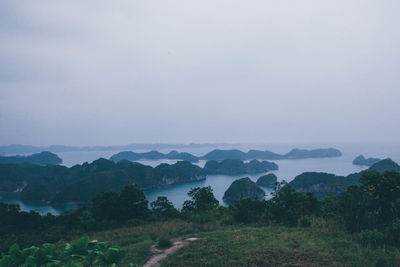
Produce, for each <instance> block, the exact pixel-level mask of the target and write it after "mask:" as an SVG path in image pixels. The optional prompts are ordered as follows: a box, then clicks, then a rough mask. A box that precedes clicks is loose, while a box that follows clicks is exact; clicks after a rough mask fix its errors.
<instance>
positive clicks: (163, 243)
mask: <svg viewBox="0 0 400 267" xmlns="http://www.w3.org/2000/svg"><path fill="white" fill-rule="evenodd" d="M171 246H172V242H171V241H170V240H169V238H168V237H166V236H163V237H161V238H160V240H158V244H157V247H158V248H161V249H165V248H169V247H171Z"/></svg>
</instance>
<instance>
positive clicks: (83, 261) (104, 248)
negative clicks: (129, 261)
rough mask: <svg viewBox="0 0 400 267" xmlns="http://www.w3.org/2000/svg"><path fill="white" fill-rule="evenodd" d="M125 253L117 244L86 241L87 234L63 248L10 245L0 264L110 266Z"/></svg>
mask: <svg viewBox="0 0 400 267" xmlns="http://www.w3.org/2000/svg"><path fill="white" fill-rule="evenodd" d="M125 256H126V252H125V251H122V250H120V248H119V247H109V246H108V244H107V243H106V242H98V241H97V240H93V241H90V239H89V238H88V237H82V238H81V239H79V240H77V241H75V242H73V243H71V244H69V243H68V244H67V245H66V246H65V248H64V249H59V248H56V246H55V245H53V244H44V245H43V246H42V247H40V248H38V247H35V246H32V247H30V248H25V249H23V250H21V249H20V248H19V246H18V245H17V244H14V245H13V246H11V248H10V250H9V252H8V255H7V254H3V255H2V259H1V260H0V266H2V267H11V266H93V265H104V266H111V265H113V264H117V263H121V262H123V261H124V259H125Z"/></svg>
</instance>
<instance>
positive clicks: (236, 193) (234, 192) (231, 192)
mask: <svg viewBox="0 0 400 267" xmlns="http://www.w3.org/2000/svg"><path fill="white" fill-rule="evenodd" d="M264 196H265V192H264V190H262V189H261V188H260V187H258V186H257V185H256V184H255V183H254V182H253V181H252V180H250V178H249V177H244V178H241V179H238V180H235V181H234V182H233V183H232V184H231V185H230V186H229V188H228V189H227V190H226V191H225V193H224V197H223V200H224V201H225V202H227V203H230V204H236V203H239V202H240V200H241V199H246V198H248V199H252V200H254V199H258V200H262V199H263V198H264Z"/></svg>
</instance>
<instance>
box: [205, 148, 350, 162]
mask: <svg viewBox="0 0 400 267" xmlns="http://www.w3.org/2000/svg"><path fill="white" fill-rule="evenodd" d="M340 156H342V152H340V151H339V150H338V149H335V148H320V149H311V150H307V149H298V148H294V149H292V150H291V151H289V152H288V153H286V154H283V155H281V154H277V153H274V152H271V151H268V150H265V151H261V150H254V149H253V150H249V151H248V152H247V153H246V152H243V151H240V150H237V149H232V150H221V149H215V150H213V151H211V152H209V153H207V154H205V155H204V156H203V157H201V159H206V160H224V159H240V160H252V159H264V160H279V159H307V158H327V157H340Z"/></svg>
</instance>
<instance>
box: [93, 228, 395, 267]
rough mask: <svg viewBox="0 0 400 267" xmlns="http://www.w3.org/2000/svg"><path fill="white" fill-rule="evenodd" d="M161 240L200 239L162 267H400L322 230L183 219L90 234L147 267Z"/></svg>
mask: <svg viewBox="0 0 400 267" xmlns="http://www.w3.org/2000/svg"><path fill="white" fill-rule="evenodd" d="M163 236H167V237H168V238H177V237H184V238H186V237H199V238H200V239H199V240H197V241H194V242H193V243H191V244H190V245H189V246H188V247H186V248H183V249H181V250H180V251H178V252H177V253H176V254H175V255H172V256H170V257H169V258H168V259H167V260H166V261H164V262H162V265H161V266H400V250H399V249H396V248H392V247H379V248H368V247H364V246H362V245H361V244H360V243H359V242H358V241H357V238H356V236H352V235H348V234H346V233H344V232H343V231H341V230H333V229H332V228H328V227H324V226H312V227H306V228H302V227H281V226H254V227H250V226H225V227H223V226H215V225H212V224H210V225H207V224H203V225H199V224H195V223H188V222H184V221H179V220H177V221H168V222H163V223H160V222H157V223H148V224H145V225H141V226H133V227H124V228H118V229H115V230H110V231H102V232H97V233H93V234H91V235H90V237H91V238H92V239H98V240H101V241H103V240H108V241H109V242H110V243H111V244H113V245H119V246H121V248H122V249H124V250H126V251H127V252H128V254H127V255H128V256H127V260H126V263H127V264H128V263H130V262H132V263H136V264H138V265H139V266H140V265H143V264H144V263H145V262H146V261H147V260H148V259H149V258H150V257H151V256H152V254H151V252H150V251H149V248H150V246H151V245H153V244H156V243H157V240H158V239H159V238H161V237H163Z"/></svg>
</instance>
